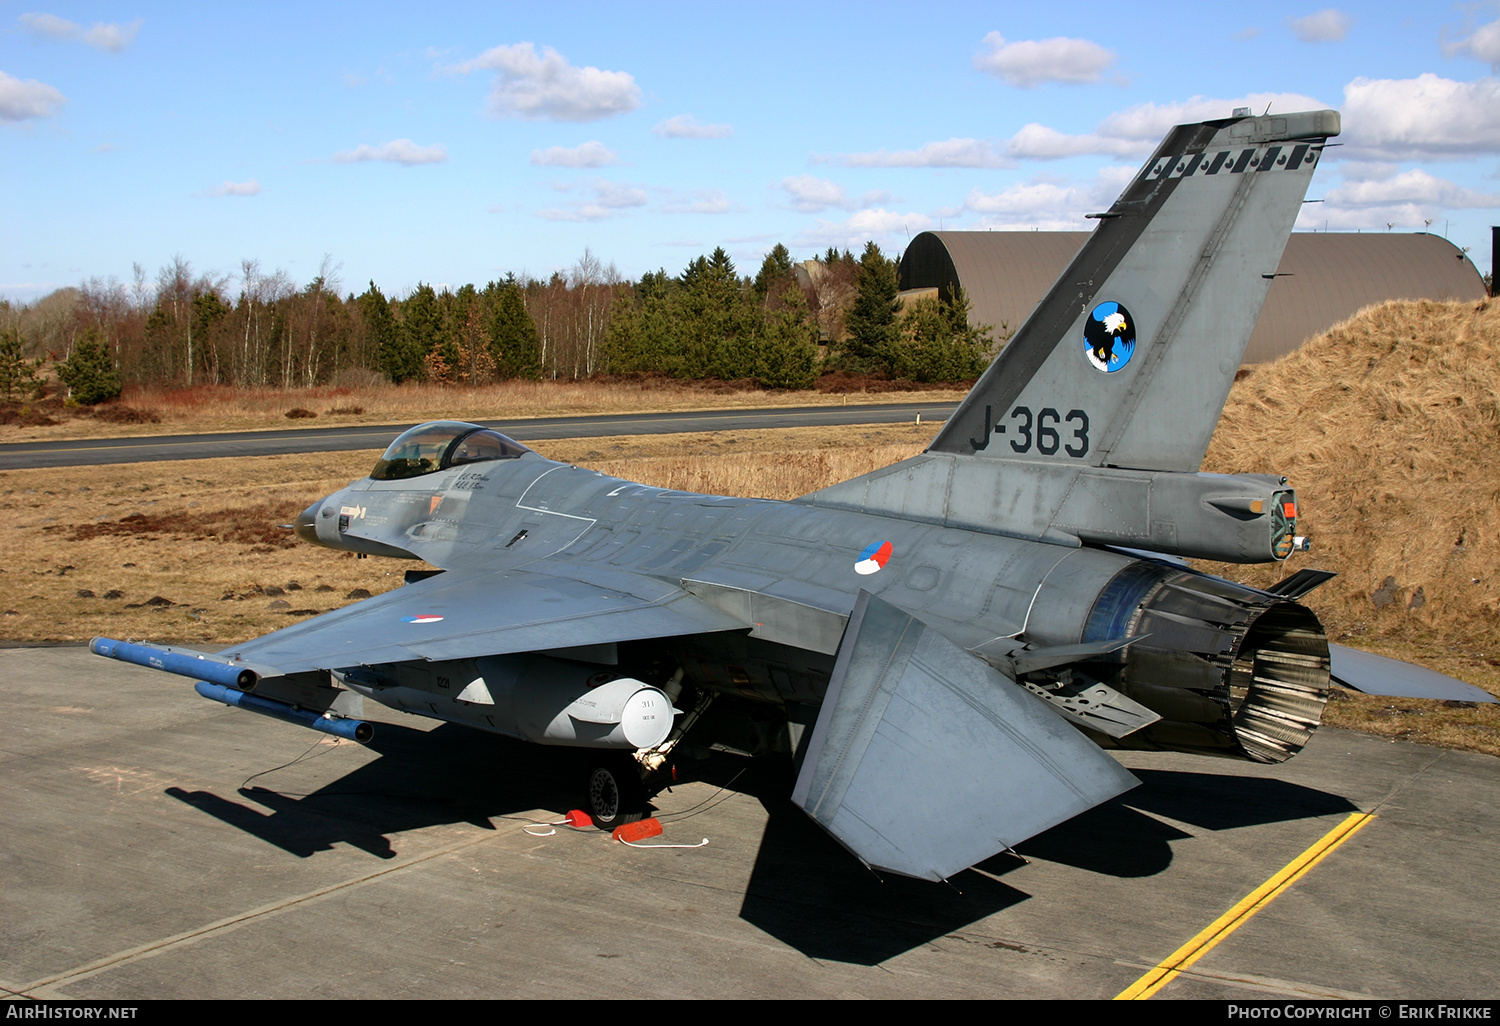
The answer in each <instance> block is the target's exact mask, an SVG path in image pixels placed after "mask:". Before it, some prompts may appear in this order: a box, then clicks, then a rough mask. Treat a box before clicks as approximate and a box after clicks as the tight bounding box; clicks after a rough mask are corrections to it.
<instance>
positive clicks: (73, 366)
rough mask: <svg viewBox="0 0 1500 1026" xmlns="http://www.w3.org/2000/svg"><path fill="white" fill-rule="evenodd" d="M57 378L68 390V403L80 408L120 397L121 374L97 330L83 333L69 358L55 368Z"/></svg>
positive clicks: (106, 344) (90, 329) (91, 329)
mask: <svg viewBox="0 0 1500 1026" xmlns="http://www.w3.org/2000/svg"><path fill="white" fill-rule="evenodd" d="M57 376H58V377H59V378H61V379H62V382H63V384H65V385H67V386H68V401H69V402H72V403H77V404H79V405H80V406H93V405H94V404H95V403H102V402H104V401H105V400H108V399H113V398H115V397H116V396H118V395H119V394H120V373H119V371H117V370H115V363H114V360H112V359H111V358H110V354H109V344H108V343H107V342H105V341H104V336H103V335H102V334H100V332H99V329H98V328H89V329H88V330H87V331H85V332H84V333H83V337H82V338H81V339H79V340H78V344H77V345H75V346H74V347H73V352H72V354H70V355H69V356H68V358H67V359H66V360H64V361H63V362H62V363H61V364H59V365H58V368H57Z"/></svg>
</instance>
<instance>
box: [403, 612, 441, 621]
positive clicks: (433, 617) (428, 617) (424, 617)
mask: <svg viewBox="0 0 1500 1026" xmlns="http://www.w3.org/2000/svg"><path fill="white" fill-rule="evenodd" d="M441 619H442V617H441V616H438V615H437V614H436V613H421V614H419V615H417V616H403V617H402V618H401V622H402V623H437V622H438V621H439V620H441Z"/></svg>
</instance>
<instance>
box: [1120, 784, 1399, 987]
mask: <svg viewBox="0 0 1500 1026" xmlns="http://www.w3.org/2000/svg"><path fill="white" fill-rule="evenodd" d="M1374 818H1375V816H1374V814H1373V813H1368V812H1356V813H1354V814H1353V815H1351V816H1350V817H1349V818H1348V819H1346V820H1344V821H1343V822H1342V823H1340V824H1339V825H1338V826H1336V827H1334V828H1333V829H1332V830H1330V831H1328V833H1326V834H1324V835H1323V836H1322V837H1321V838H1319V839H1318V841H1317V843H1316V844H1314V845H1313V846H1312V847H1311V848H1309V849H1307V850H1306V851H1304V852H1303V853H1302V854H1301V855H1298V856H1297V857H1296V858H1295V859H1293V860H1292V861H1291V862H1289V863H1287V864H1286V866H1285V867H1284V868H1283V869H1282V870H1281V871H1280V872H1279V873H1277V874H1276V875H1275V876H1273V877H1271V879H1269V880H1267V881H1266V882H1265V883H1263V884H1261V885H1260V886H1259V887H1257V888H1256V889H1255V890H1253V891H1251V892H1250V893H1249V894H1247V895H1246V896H1245V897H1244V898H1242V899H1241V900H1240V902H1239V904H1237V905H1235V906H1234V907H1233V908H1231V909H1230V910H1229V911H1228V912H1225V913H1224V914H1223V915H1222V916H1220V917H1219V918H1218V919H1215V920H1214V921H1213V922H1212V923H1210V924H1209V925H1208V927H1207V928H1206V929H1205V930H1204V931H1203V932H1202V933H1200V934H1198V936H1196V937H1194V938H1193V939H1192V940H1190V941H1188V942H1187V943H1186V944H1184V945H1183V946H1182V947H1180V948H1178V949H1177V950H1176V951H1174V952H1172V954H1170V955H1169V956H1167V958H1165V959H1164V960H1163V961H1161V962H1160V963H1159V964H1158V965H1157V966H1156V967H1155V968H1154V969H1152V970H1151V971H1150V972H1148V973H1147V974H1146V975H1145V976H1142V977H1141V978H1140V979H1139V980H1136V981H1135V982H1134V983H1132V984H1131V985H1130V986H1129V987H1126V988H1125V989H1124V990H1122V991H1120V993H1118V994H1116V995H1115V1000H1116V1001H1144V1000H1145V999H1146V998H1149V997H1150V996H1151V995H1153V994H1155V993H1156V992H1157V991H1159V990H1161V989H1162V988H1163V987H1165V986H1166V985H1167V984H1169V983H1171V982H1172V981H1173V980H1174V979H1176V978H1177V977H1178V976H1179V975H1180V974H1181V973H1182V972H1183V970H1185V969H1186V968H1187V967H1188V966H1190V965H1192V964H1193V963H1194V962H1196V961H1198V959H1200V958H1202V957H1203V956H1204V955H1206V954H1208V953H1209V952H1210V951H1211V950H1213V947H1214V945H1216V944H1218V943H1219V942H1220V941H1221V940H1223V939H1224V938H1225V937H1228V936H1229V935H1230V934H1231V933H1233V932H1234V931H1235V930H1238V929H1239V928H1240V927H1241V926H1243V925H1244V924H1245V922H1246V921H1247V920H1248V919H1249V918H1250V917H1251V916H1253V915H1255V913H1257V912H1259V911H1260V910H1261V909H1263V908H1265V907H1266V906H1267V905H1269V904H1270V903H1271V902H1272V901H1273V900H1275V898H1276V897H1277V896H1278V895H1279V894H1281V892H1283V891H1285V890H1286V889H1287V888H1288V887H1290V886H1292V884H1294V883H1296V882H1297V881H1298V880H1300V879H1302V877H1303V876H1304V875H1306V874H1307V873H1308V872H1309V871H1310V870H1311V869H1312V868H1313V867H1314V866H1316V865H1317V864H1318V863H1319V862H1322V861H1323V859H1324V858H1326V857H1327V856H1328V854H1329V853H1330V852H1332V851H1333V849H1335V848H1337V847H1338V846H1339V845H1341V844H1343V843H1344V842H1345V841H1347V840H1348V839H1349V838H1351V837H1353V836H1354V834H1355V833H1356V832H1357V831H1359V830H1360V829H1361V828H1363V827H1364V826H1366V825H1367V824H1368V823H1369V822H1370V821H1371V820H1372V819H1374Z"/></svg>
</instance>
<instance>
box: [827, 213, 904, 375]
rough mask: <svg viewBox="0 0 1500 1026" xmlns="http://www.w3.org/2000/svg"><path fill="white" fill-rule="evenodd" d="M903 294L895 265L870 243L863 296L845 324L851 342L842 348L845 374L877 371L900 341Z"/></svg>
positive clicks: (862, 266) (862, 270)
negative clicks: (898, 317)
mask: <svg viewBox="0 0 1500 1026" xmlns="http://www.w3.org/2000/svg"><path fill="white" fill-rule="evenodd" d="M899 291H900V283H899V281H898V280H897V277H896V263H895V261H893V260H887V259H886V256H885V254H884V253H882V252H880V247H879V246H877V245H875V243H873V242H869V243H866V244H865V251H864V253H863V254H862V255H861V256H860V258H859V294H858V295H857V296H856V297H855V299H854V308H853V309H852V310H850V311H849V317H848V319H847V320H846V321H845V328H846V330H847V331H848V333H849V334H848V338H847V339H845V340H844V343H843V344H842V345H841V346H840V347H839V359H838V362H839V363H840V364H841V365H842V366H843V368H844V369H845V370H851V371H863V372H865V373H868V372H870V371H873V370H875V369H877V367H878V366H879V364H880V354H881V353H883V352H885V351H888V350H889V348H890V346H891V345H892V344H893V343H894V342H895V340H896V338H897V334H898V329H897V326H896V315H897V313H898V312H899V311H900V309H901V304H900V303H899V302H897V300H896V295H897V293H898V292H899Z"/></svg>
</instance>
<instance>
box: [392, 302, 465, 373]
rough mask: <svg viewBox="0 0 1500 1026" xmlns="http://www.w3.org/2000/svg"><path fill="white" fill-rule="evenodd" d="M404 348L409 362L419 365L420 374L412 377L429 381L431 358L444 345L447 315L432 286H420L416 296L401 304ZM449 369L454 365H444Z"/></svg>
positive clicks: (445, 362)
mask: <svg viewBox="0 0 1500 1026" xmlns="http://www.w3.org/2000/svg"><path fill="white" fill-rule="evenodd" d="M400 335H401V348H402V350H403V351H404V354H405V358H406V360H408V361H412V362H414V363H415V364H416V366H417V368H418V370H417V371H416V373H415V374H413V375H411V376H412V377H425V376H426V373H427V356H428V354H429V353H431V352H432V351H433V350H434V349H436V348H437V347H438V345H439V343H440V342H441V341H442V335H443V312H442V310H441V309H440V308H439V307H438V298H437V292H435V291H434V290H433V288H432V286H431V285H422V284H419V285H418V286H417V289H416V291H415V292H413V293H412V294H411V295H410V296H407V297H406V300H405V301H404V302H403V303H402V304H401V326H400ZM442 362H443V363H444V365H445V366H448V367H451V366H452V364H451V363H449V362H448V361H446V360H443V361H442Z"/></svg>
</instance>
